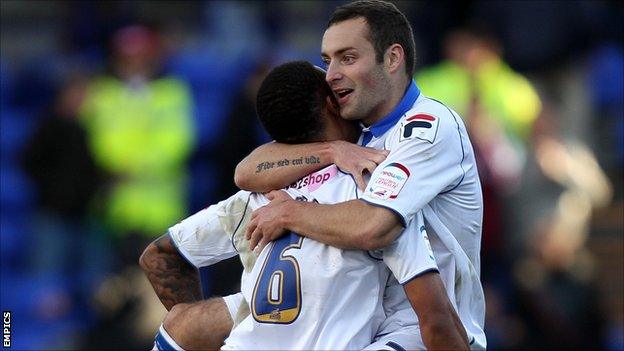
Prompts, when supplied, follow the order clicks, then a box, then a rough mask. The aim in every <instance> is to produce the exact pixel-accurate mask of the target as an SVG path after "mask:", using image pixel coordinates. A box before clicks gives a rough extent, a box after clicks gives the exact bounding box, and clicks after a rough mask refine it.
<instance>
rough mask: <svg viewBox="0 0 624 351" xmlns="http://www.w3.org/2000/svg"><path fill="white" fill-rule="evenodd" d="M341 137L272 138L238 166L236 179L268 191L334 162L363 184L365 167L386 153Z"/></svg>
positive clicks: (244, 186) (240, 184) (371, 167)
mask: <svg viewBox="0 0 624 351" xmlns="http://www.w3.org/2000/svg"><path fill="white" fill-rule="evenodd" d="M387 154H388V153H387V152H386V151H384V150H374V149H371V148H365V147H361V146H358V145H356V144H352V143H349V142H346V141H342V140H334V141H328V142H317V143H309V144H298V145H290V144H282V143H277V142H271V143H267V144H264V145H261V146H259V147H258V148H256V149H255V150H254V151H252V152H251V154H249V155H248V156H247V157H245V158H244V159H243V160H242V161H241V162H239V164H238V165H237V166H236V169H235V171H234V182H235V183H236V186H238V187H239V188H241V189H244V190H249V191H257V192H267V191H271V190H275V189H281V188H284V187H286V186H288V185H290V184H292V183H294V182H295V181H297V180H298V179H300V178H302V177H304V176H306V175H308V174H310V173H312V172H315V171H318V170H319V169H321V168H323V167H325V166H328V165H330V164H332V163H334V164H336V166H338V168H340V169H341V170H343V171H344V172H347V173H350V174H352V175H353V176H354V178H355V180H356V182H357V183H358V186H360V187H361V188H363V187H364V186H365V183H364V181H363V178H362V174H363V173H364V171H367V172H372V171H373V170H374V169H375V167H377V165H378V164H379V163H381V162H382V161H383V160H384V159H385V158H386V156H387Z"/></svg>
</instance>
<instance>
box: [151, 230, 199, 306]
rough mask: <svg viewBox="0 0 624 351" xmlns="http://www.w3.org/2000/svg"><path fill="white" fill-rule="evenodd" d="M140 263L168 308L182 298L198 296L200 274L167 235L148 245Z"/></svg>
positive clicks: (183, 300) (197, 297)
mask: <svg viewBox="0 0 624 351" xmlns="http://www.w3.org/2000/svg"><path fill="white" fill-rule="evenodd" d="M141 266H142V267H143V270H144V271H145V273H146V275H147V278H148V279H149V281H150V283H151V284H152V287H153V288H154V291H155V292H156V295H158V298H159V299H160V301H161V302H162V303H163V305H164V306H165V307H166V308H167V310H171V308H172V307H173V306H174V305H175V304H178V303H181V302H187V303H188V302H193V301H198V300H201V298H202V295H201V287H200V283H199V274H198V272H197V270H196V269H195V268H194V267H193V266H191V265H190V264H189V263H188V262H187V261H186V260H185V259H184V258H183V257H182V256H181V255H180V253H179V252H178V250H177V249H176V247H175V246H174V244H173V241H172V240H171V237H170V236H169V235H163V236H161V237H160V238H158V239H156V240H155V241H154V242H153V243H151V244H150V245H149V246H148V248H147V249H146V250H145V252H144V253H143V256H142V257H141Z"/></svg>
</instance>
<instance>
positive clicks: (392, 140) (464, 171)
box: [359, 82, 486, 349]
mask: <svg viewBox="0 0 624 351" xmlns="http://www.w3.org/2000/svg"><path fill="white" fill-rule="evenodd" d="M359 143H360V144H361V145H365V146H368V147H372V148H375V149H386V150H390V154H389V155H388V157H387V158H386V160H385V161H384V162H382V163H381V164H380V165H379V166H378V167H377V168H376V169H375V171H374V172H373V174H372V176H371V180H370V181H369V183H368V185H367V187H366V191H365V192H364V194H363V195H362V197H361V199H362V200H364V201H367V202H369V203H372V204H375V205H377V206H383V207H386V208H389V209H391V210H392V211H394V212H396V213H397V214H399V215H400V217H401V218H402V219H403V222H404V223H408V222H409V221H410V220H412V218H413V217H414V216H417V214H419V213H422V214H423V216H424V220H425V228H426V231H427V233H428V235H429V240H430V241H431V245H432V247H433V252H434V255H435V258H436V261H437V263H438V267H439V268H440V275H441V278H442V280H443V282H444V284H445V286H446V290H447V292H448V294H449V298H450V300H451V302H452V303H453V304H454V305H455V307H456V309H457V311H458V314H459V317H460V319H461V320H462V322H463V324H464V326H465V328H466V331H467V333H468V336H469V338H470V341H471V347H472V348H473V349H482V348H485V346H486V338H485V333H484V331H483V326H484V319H485V299H484V295H483V289H482V286H481V281H480V278H479V272H480V256H479V254H480V249H481V227H482V222H483V199H482V194H481V184H480V182H479V177H478V173H477V166H476V162H475V157H474V152H473V149H472V145H471V144H470V140H469V139H468V134H467V132H466V128H465V126H464V123H463V121H462V119H461V118H460V117H459V116H458V115H457V113H455V112H454V111H452V110H451V109H449V108H448V107H446V106H445V105H443V104H442V103H440V102H438V101H436V100H433V99H430V98H427V97H425V96H422V95H421V94H420V91H419V90H418V88H417V87H416V84H415V83H414V82H412V83H411V85H410V87H409V88H408V90H407V92H406V94H405V96H404V97H403V99H402V101H401V102H400V103H399V104H398V105H397V107H396V108H395V110H394V111H392V112H391V113H390V114H389V115H388V116H386V117H385V118H384V119H382V120H380V121H379V122H377V123H375V124H374V125H372V126H370V127H369V128H364V130H363V133H362V135H361V136H360V141H359Z"/></svg>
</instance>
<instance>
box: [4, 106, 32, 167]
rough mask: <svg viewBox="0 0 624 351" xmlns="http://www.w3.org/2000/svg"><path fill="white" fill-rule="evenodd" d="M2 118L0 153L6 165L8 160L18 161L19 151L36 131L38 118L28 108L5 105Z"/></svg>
mask: <svg viewBox="0 0 624 351" xmlns="http://www.w3.org/2000/svg"><path fill="white" fill-rule="evenodd" d="M0 119H1V120H2V128H0V154H1V155H2V156H1V157H2V164H3V167H4V166H5V163H7V162H8V163H9V164H13V163H14V162H17V160H18V155H19V152H20V151H21V150H22V148H23V147H24V143H25V142H26V141H27V140H28V138H29V137H30V135H31V134H32V133H33V131H34V128H35V126H36V123H37V118H36V116H35V115H34V114H33V113H32V112H28V111H27V110H20V109H14V108H9V107H4V108H2V110H1V112H0Z"/></svg>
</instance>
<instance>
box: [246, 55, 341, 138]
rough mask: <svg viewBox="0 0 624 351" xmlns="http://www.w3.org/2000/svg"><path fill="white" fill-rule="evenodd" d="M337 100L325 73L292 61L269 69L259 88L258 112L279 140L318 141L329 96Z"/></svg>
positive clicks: (305, 63) (264, 123) (268, 129)
mask: <svg viewBox="0 0 624 351" xmlns="http://www.w3.org/2000/svg"><path fill="white" fill-rule="evenodd" d="M327 97H330V99H335V97H334V95H333V93H332V91H331V89H330V88H329V86H328V85H327V82H325V72H324V71H323V70H322V69H320V68H318V67H316V66H314V65H312V64H311V63H309V62H306V61H293V62H288V63H285V64H282V65H280V66H277V67H275V68H273V70H271V72H269V74H268V75H267V77H266V78H265V79H264V81H263V82H262V84H261V85H260V89H258V95H257V99H256V113H257V114H258V118H259V119H260V122H261V123H262V125H263V126H264V129H265V130H266V131H267V133H268V134H269V135H270V136H271V137H272V138H273V139H274V140H275V141H277V142H280V143H286V144H299V143H306V142H312V141H319V140H320V139H321V137H322V135H323V128H324V124H323V118H322V112H323V109H324V108H325V104H326V99H327Z"/></svg>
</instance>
